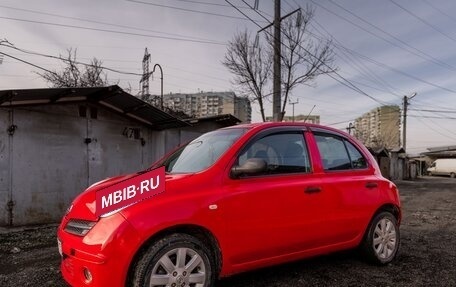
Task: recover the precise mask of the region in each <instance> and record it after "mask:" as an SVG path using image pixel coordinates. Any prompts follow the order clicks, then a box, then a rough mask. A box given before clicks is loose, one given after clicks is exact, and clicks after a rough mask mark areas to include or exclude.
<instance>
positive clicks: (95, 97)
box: [0, 85, 189, 130]
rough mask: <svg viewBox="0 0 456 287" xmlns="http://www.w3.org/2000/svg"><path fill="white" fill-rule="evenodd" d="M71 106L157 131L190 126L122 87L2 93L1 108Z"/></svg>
mask: <svg viewBox="0 0 456 287" xmlns="http://www.w3.org/2000/svg"><path fill="white" fill-rule="evenodd" d="M68 102H92V103H98V104H100V105H103V106H105V107H107V108H108V109H111V110H114V111H115V112H117V113H120V114H123V115H124V116H126V117H129V118H133V119H134V120H136V121H140V122H142V123H144V124H147V125H148V126H150V127H152V128H153V129H156V130H163V129H169V128H176V127H183V126H189V124H188V123H186V122H184V121H181V120H179V119H178V118H176V117H174V116H172V115H170V114H168V113H166V112H164V111H162V110H160V109H158V108H156V107H154V106H152V105H150V104H148V103H146V102H144V101H143V100H141V99H138V98H137V97H135V96H133V95H131V94H129V93H127V92H125V91H124V90H122V89H121V88H120V87H119V86H117V85H115V86H109V87H99V88H48V89H27V90H3V91H0V107H12V106H23V105H43V104H55V103H68Z"/></svg>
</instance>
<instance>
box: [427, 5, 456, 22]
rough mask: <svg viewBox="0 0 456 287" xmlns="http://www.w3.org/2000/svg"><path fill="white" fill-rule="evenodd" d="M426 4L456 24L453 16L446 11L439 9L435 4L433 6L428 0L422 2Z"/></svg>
mask: <svg viewBox="0 0 456 287" xmlns="http://www.w3.org/2000/svg"><path fill="white" fill-rule="evenodd" d="M422 1H423V2H424V3H426V4H427V5H429V6H431V7H432V8H434V9H435V10H437V11H438V12H440V13H441V14H443V15H445V16H447V17H448V18H449V19H451V20H453V22H456V18H454V17H453V16H451V15H450V14H448V13H446V12H445V11H444V10H442V9H440V8H438V7H437V6H435V5H434V4H431V2H429V1H427V0H422Z"/></svg>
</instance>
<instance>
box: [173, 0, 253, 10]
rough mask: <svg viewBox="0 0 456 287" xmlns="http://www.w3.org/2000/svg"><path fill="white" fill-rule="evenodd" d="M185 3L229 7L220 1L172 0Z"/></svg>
mask: <svg viewBox="0 0 456 287" xmlns="http://www.w3.org/2000/svg"><path fill="white" fill-rule="evenodd" d="M173 1H179V2H185V3H193V4H203V5H209V6H218V7H231V6H230V5H226V4H222V3H211V2H204V1H196V0H173ZM239 8H240V9H249V8H248V7H239Z"/></svg>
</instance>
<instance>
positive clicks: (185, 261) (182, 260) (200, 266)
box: [131, 234, 215, 287]
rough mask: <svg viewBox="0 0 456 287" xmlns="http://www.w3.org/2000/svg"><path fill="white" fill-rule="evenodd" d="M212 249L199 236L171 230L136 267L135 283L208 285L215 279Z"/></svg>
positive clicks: (180, 286) (149, 285) (140, 286)
mask: <svg viewBox="0 0 456 287" xmlns="http://www.w3.org/2000/svg"><path fill="white" fill-rule="evenodd" d="M214 270H215V268H214V264H213V260H212V257H211V253H210V251H209V250H208V249H207V247H206V246H205V245H204V244H203V243H201V241H200V240H198V239H197V238H195V237H193V236H190V235H187V234H172V235H169V236H166V237H164V238H163V239H161V240H158V241H156V242H155V243H154V244H152V245H151V246H150V247H149V248H148V249H147V250H146V251H145V252H144V253H143V254H142V255H141V256H140V258H139V260H138V261H137V264H136V265H135V268H134V270H133V272H134V273H133V276H132V281H131V283H132V284H131V286H133V287H146V286H147V287H153V286H171V287H187V286H190V287H207V286H213V285H214V281H215V274H214Z"/></svg>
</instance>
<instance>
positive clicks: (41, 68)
mask: <svg viewBox="0 0 456 287" xmlns="http://www.w3.org/2000/svg"><path fill="white" fill-rule="evenodd" d="M0 54H1V55H4V56H7V57H9V58H12V59H14V60H17V61H20V62H22V63H25V64H28V65H30V66H33V67H35V68H38V69H40V70H43V71H46V72H48V73H51V74H54V75H56V73H55V72H53V71H51V70H48V69H46V68H43V67H41V66H38V65H35V64H33V63H31V62H28V61H25V60H22V59H19V58H17V57H14V56H11V55H9V54H6V53H3V52H0Z"/></svg>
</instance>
